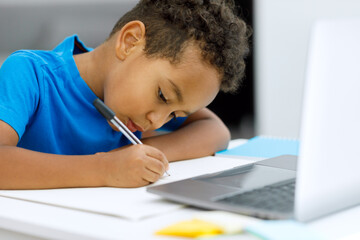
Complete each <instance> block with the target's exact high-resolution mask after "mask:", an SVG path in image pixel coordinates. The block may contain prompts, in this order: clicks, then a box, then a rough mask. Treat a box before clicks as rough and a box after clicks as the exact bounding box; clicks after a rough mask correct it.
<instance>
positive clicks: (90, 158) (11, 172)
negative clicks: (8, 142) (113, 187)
mask: <svg viewBox="0 0 360 240" xmlns="http://www.w3.org/2000/svg"><path fill="white" fill-rule="evenodd" d="M103 168H104V165H103V164H102V163H101V162H100V160H99V158H97V156H96V155H86V156H85V155H83V156H67V155H55V154H46V153H40V152H34V151H30V150H26V149H22V148H18V147H13V146H1V147H0V189H45V188H63V187H90V186H93V187H96V186H103V185H104V182H103V179H102V177H101V174H100V173H101V171H103Z"/></svg>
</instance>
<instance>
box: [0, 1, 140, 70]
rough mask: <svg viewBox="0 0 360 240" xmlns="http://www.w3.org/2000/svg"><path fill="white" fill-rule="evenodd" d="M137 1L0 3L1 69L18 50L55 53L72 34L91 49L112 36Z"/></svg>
mask: <svg viewBox="0 0 360 240" xmlns="http://www.w3.org/2000/svg"><path fill="white" fill-rule="evenodd" d="M136 3H137V1H135V0H102V1H99V0H32V1H28V0H0V65H1V64H2V62H3V61H4V60H5V58H6V57H7V56H8V55H9V54H10V53H11V52H13V51H16V50H18V49H45V50H46V49H52V48H54V47H55V46H56V45H57V44H58V43H60V42H62V40H63V39H64V38H65V37H67V36H69V35H72V34H75V33H76V34H78V35H79V37H80V39H81V40H82V41H83V42H84V43H85V44H86V45H87V46H89V47H96V46H97V45H99V44H100V43H102V42H103V41H104V40H105V39H106V38H107V36H108V35H109V33H110V31H111V29H112V28H113V26H114V25H115V23H116V21H117V20H118V19H119V18H120V17H121V16H122V15H123V14H124V13H126V12H127V11H128V10H130V9H131V8H132V7H133V6H135V4H136Z"/></svg>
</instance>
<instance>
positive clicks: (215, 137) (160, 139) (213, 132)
mask: <svg viewBox="0 0 360 240" xmlns="http://www.w3.org/2000/svg"><path fill="white" fill-rule="evenodd" d="M230 137H231V136H230V132H229V130H228V128H227V127H226V126H225V125H224V123H223V122H222V121H221V120H220V118H219V117H217V116H216V115H215V114H214V113H213V112H211V111H210V110H209V109H207V108H203V109H201V110H199V111H197V112H195V113H193V114H192V115H190V116H189V117H188V118H187V119H186V121H185V122H184V124H183V125H182V126H181V127H180V128H179V129H178V130H176V131H174V132H171V133H168V134H164V135H159V136H153V137H148V138H145V139H143V140H142V141H143V142H144V143H145V144H148V145H150V146H153V147H156V148H157V149H159V150H161V151H162V152H163V153H165V155H166V157H167V159H168V160H169V161H170V162H171V161H177V160H182V159H189V158H197V157H203V156H209V155H213V154H214V153H215V152H217V151H220V150H223V149H225V148H226V147H227V145H228V143H229V141H230Z"/></svg>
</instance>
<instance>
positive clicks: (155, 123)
mask: <svg viewBox="0 0 360 240" xmlns="http://www.w3.org/2000/svg"><path fill="white" fill-rule="evenodd" d="M169 115H170V113H167V112H165V111H153V112H150V113H148V114H147V118H148V120H149V121H150V122H151V126H152V128H153V129H158V128H160V127H161V126H162V125H164V124H165V123H166V122H167V121H168V120H169Z"/></svg>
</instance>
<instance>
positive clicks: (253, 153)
mask: <svg viewBox="0 0 360 240" xmlns="http://www.w3.org/2000/svg"><path fill="white" fill-rule="evenodd" d="M298 153H299V140H296V139H286V138H277V137H267V136H257V137H254V138H251V139H249V141H247V142H246V143H244V144H242V145H240V146H237V147H235V148H232V149H227V150H224V151H220V152H217V153H216V156H232V157H237V156H243V157H257V158H272V157H277V156H280V155H288V154H290V155H296V156H297V155H298Z"/></svg>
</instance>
